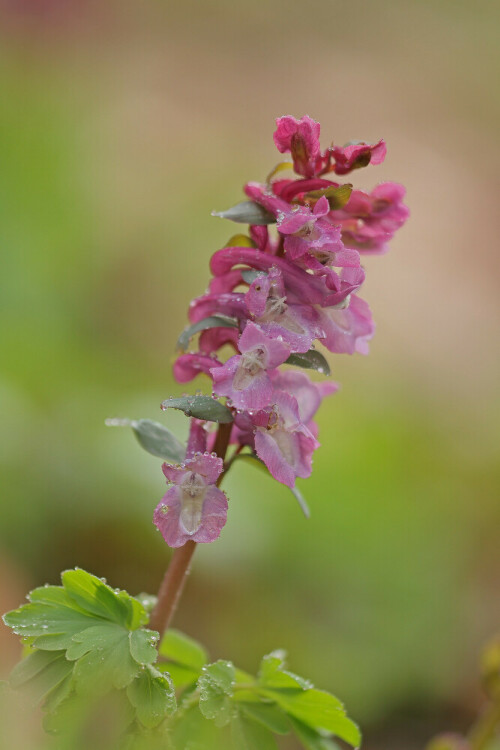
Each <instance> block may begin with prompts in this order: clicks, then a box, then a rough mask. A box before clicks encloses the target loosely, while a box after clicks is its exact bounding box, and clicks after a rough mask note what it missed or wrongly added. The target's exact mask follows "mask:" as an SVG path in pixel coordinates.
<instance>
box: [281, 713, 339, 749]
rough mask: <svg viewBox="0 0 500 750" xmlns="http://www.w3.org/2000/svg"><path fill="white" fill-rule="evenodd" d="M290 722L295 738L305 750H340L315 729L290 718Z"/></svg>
mask: <svg viewBox="0 0 500 750" xmlns="http://www.w3.org/2000/svg"><path fill="white" fill-rule="evenodd" d="M290 722H291V725H292V728H293V731H294V734H295V736H296V737H297V739H298V740H300V742H301V744H302V745H303V746H304V748H305V750H340V747H339V746H338V745H337V744H335V743H334V742H333V741H332V740H331V739H330V738H329V737H325V736H323V735H322V734H320V733H319V732H317V731H316V730H315V729H311V727H308V726H307V724H304V723H303V722H302V721H299V720H298V719H295V718H294V717H293V716H291V717H290Z"/></svg>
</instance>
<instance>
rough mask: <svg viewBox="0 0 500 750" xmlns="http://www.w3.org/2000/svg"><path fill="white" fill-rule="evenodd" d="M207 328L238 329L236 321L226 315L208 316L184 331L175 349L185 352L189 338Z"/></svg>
mask: <svg viewBox="0 0 500 750" xmlns="http://www.w3.org/2000/svg"><path fill="white" fill-rule="evenodd" d="M209 328H238V321H237V320H236V319H235V318H230V317H228V316H226V315H210V316H209V317H208V318H203V320H199V321H198V322H197V323H193V325H192V326H188V327H187V328H185V329H184V331H183V332H182V333H181V335H180V336H179V338H178V339H177V349H180V350H181V351H186V349H187V348H188V346H189V341H190V340H191V338H192V337H193V336H194V335H195V334H196V333H200V331H207V330H208V329H209Z"/></svg>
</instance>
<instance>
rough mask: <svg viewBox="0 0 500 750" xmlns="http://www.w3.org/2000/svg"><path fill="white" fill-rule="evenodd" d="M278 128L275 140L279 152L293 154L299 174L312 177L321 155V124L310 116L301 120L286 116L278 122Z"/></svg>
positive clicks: (294, 163) (294, 164)
mask: <svg viewBox="0 0 500 750" xmlns="http://www.w3.org/2000/svg"><path fill="white" fill-rule="evenodd" d="M276 126H277V127H276V131H275V133H274V135H273V138H274V142H275V144H276V146H277V148H278V150H279V151H280V152H281V153H282V154H283V153H286V152H287V151H290V152H291V154H292V157H293V166H294V169H295V171H296V172H297V174H301V175H304V176H305V177H312V176H313V175H314V172H315V165H316V159H317V157H318V156H319V153H320V145H319V134H320V125H319V122H316V121H315V120H313V119H312V118H311V117H309V116H308V115H305V116H304V117H302V118H301V119H300V120H296V119H295V117H291V116H290V115H286V116H285V117H279V118H278V119H277V120H276Z"/></svg>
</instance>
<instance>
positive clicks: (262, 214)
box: [212, 201, 276, 225]
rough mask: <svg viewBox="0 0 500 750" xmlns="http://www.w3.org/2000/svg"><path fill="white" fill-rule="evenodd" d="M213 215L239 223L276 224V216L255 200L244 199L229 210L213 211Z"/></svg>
mask: <svg viewBox="0 0 500 750" xmlns="http://www.w3.org/2000/svg"><path fill="white" fill-rule="evenodd" d="M212 216H219V217H220V218H221V219H230V220H231V221H236V222H237V223H238V224H254V225H255V224H262V225H263V224H274V223H275V222H276V217H275V216H273V214H271V213H269V211H266V209H265V208H262V206H259V204H258V203H254V201H243V202H242V203H237V204H236V206H233V207H232V208H228V209H227V211H212Z"/></svg>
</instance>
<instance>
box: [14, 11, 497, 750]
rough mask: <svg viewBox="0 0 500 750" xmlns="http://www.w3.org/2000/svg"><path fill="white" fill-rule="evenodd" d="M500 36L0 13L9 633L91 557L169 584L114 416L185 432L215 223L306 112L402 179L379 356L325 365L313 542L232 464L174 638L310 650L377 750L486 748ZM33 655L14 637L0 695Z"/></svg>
mask: <svg viewBox="0 0 500 750" xmlns="http://www.w3.org/2000/svg"><path fill="white" fill-rule="evenodd" d="M499 22H500V12H499V9H498V6H495V4H494V3H493V2H488V1H487V0H479V1H477V2H475V3H471V2H465V1H462V2H461V1H456V2H453V3H452V2H449V1H448V0H429V1H428V2H414V1H413V0H398V2H389V1H388V0H383V1H382V2H371V3H368V2H362V1H361V0H354V1H353V2H350V3H345V2H337V1H335V0H309V2H308V3H290V2H285V1H284V0H270V1H269V2H253V3H248V2H241V1H240V0H231V1H230V0H210V1H209V2H198V3H197V2H193V1H192V0H187V1H184V2H183V3H174V2H161V0H144V1H143V2H132V1H131V0H121V1H120V2H118V1H117V2H102V1H101V2H97V1H96V2H90V0H89V2H83V1H82V2H70V1H69V0H68V1H67V2H62V0H61V1H60V2H57V0H10V2H8V1H7V0H2V2H0V80H1V90H2V97H1V98H2V105H1V108H0V133H1V137H0V213H1V217H0V240H1V273H0V287H1V291H0V316H1V317H0V327H1V328H0V330H1V339H2V343H1V352H2V367H1V373H0V401H1V407H0V408H1V415H2V417H1V419H0V436H1V442H2V451H1V456H0V461H1V464H2V466H1V472H2V481H3V486H2V492H1V501H0V502H1V522H0V542H1V550H0V609H1V610H2V611H5V610H6V609H9V608H12V607H14V606H17V605H18V604H19V603H20V602H21V601H22V599H23V597H24V595H25V592H26V591H27V590H28V588H30V587H33V586H35V585H39V584H41V583H43V582H45V581H50V582H57V581H58V574H59V571H60V570H61V569H63V568H66V567H73V566H75V565H80V566H82V567H85V568H86V569H88V570H90V571H91V572H93V573H96V574H98V575H100V576H106V577H107V579H108V581H109V582H110V583H111V584H112V585H114V586H120V587H122V588H128V589H129V590H130V591H131V592H132V593H136V592H139V591H144V590H145V591H150V592H154V591H155V590H156V589H157V587H158V585H159V582H160V580H161V577H162V575H163V571H164V569H165V567H166V564H167V562H168V557H169V551H168V549H167V548H166V547H165V545H164V543H163V541H162V539H161V537H160V536H159V534H158V533H156V531H155V529H154V527H153V525H152V523H151V518H152V511H153V509H154V507H155V506H156V504H157V503H158V501H159V499H160V497H161V495H162V494H163V493H164V480H163V477H162V473H161V470H160V462H159V461H158V460H155V459H154V458H153V457H151V456H149V455H147V454H145V453H143V452H142V451H141V450H140V449H139V447H138V446H137V445H136V443H135V441H134V438H133V437H132V435H131V434H130V433H129V432H128V431H125V430H124V431H120V430H111V429H107V428H105V426H104V420H105V418H106V417H108V416H129V417H133V418H138V417H148V418H152V419H158V420H159V421H162V420H163V421H164V422H165V423H166V424H168V425H169V426H171V427H173V428H174V429H177V430H178V431H179V432H180V433H183V432H184V431H185V424H184V423H183V417H182V415H178V413H172V414H168V415H161V413H160V411H159V404H160V402H161V400H162V399H164V398H165V397H167V396H168V395H170V394H178V393H181V392H182V390H183V389H182V387H180V386H178V385H176V384H175V383H174V382H173V380H172V376H171V362H172V357H173V351H174V345H175V341H176V338H177V335H178V333H179V331H180V330H181V329H182V328H183V326H184V325H185V323H186V309H187V306H188V303H189V300H190V299H191V298H192V297H193V296H195V295H197V294H200V293H201V292H203V290H204V289H205V287H206V284H207V279H208V260H209V257H210V255H211V254H212V252H214V251H215V250H216V249H218V248H219V247H221V246H223V244H224V242H225V241H226V240H227V239H228V237H229V236H230V235H231V234H233V233H234V227H233V226H230V225H229V223H227V224H226V225H225V224H224V223H223V222H221V221H220V220H218V219H214V218H212V217H211V216H210V211H211V210H212V209H223V208H227V207H228V206H230V205H232V204H233V203H235V202H237V201H238V200H240V199H241V187H242V185H243V183H244V182H245V181H246V180H248V179H262V178H263V177H264V176H265V175H266V174H267V172H268V171H269V169H270V168H271V167H272V166H274V164H275V163H276V162H277V161H278V160H279V158H278V155H277V152H276V150H275V148H274V145H273V142H272V132H273V129H274V119H275V117H276V116H279V115H282V114H288V113H289V114H294V115H295V116H297V117H300V116H302V115H303V114H305V113H308V114H309V115H311V116H312V117H314V118H315V119H317V120H319V121H320V122H321V124H322V141H323V144H324V145H326V144H327V143H328V142H330V140H332V139H335V141H336V142H338V143H343V142H345V141H347V140H352V139H356V138H359V139H365V140H368V141H375V140H377V139H379V138H380V137H384V138H385V139H386V141H387V143H388V149H389V150H388V156H387V159H386V162H385V163H384V164H383V165H382V166H381V167H371V168H370V167H369V168H368V169H366V170H364V171H363V172H356V173H355V174H354V180H355V182H356V184H357V185H359V186H361V187H370V186H372V185H374V184H376V182H379V181H382V180H385V179H393V180H396V181H400V182H403V183H404V184H405V185H406V186H407V188H408V196H407V202H408V204H409V206H410V208H411V211H412V216H411V219H410V221H409V222H408V224H407V226H406V227H405V228H404V229H402V230H401V231H400V233H399V234H398V235H397V236H396V238H395V240H394V241H393V243H392V249H391V252H390V254H389V255H387V256H385V257H383V258H368V259H367V260H366V268H367V282H366V284H365V287H364V290H363V296H364V297H365V298H366V299H367V300H368V301H369V302H370V304H371V306H372V308H373V312H374V317H375V319H376V321H377V324H378V331H377V335H376V337H375V339H374V342H373V345H372V351H371V354H370V356H369V357H368V358H363V357H361V356H354V357H347V356H343V357H342V356H336V357H331V364H332V369H333V374H334V377H335V379H336V380H339V381H340V382H341V384H342V390H341V391H340V392H339V394H337V395H336V396H335V397H333V398H332V399H330V400H329V401H328V402H327V403H325V405H324V407H323V409H322V410H321V413H320V415H319V424H320V437H321V442H322V448H321V450H320V451H319V452H318V453H317V456H316V458H315V463H314V472H313V476H312V478H311V479H309V480H307V481H302V482H301V483H300V488H301V490H302V491H303V493H304V494H305V495H306V497H307V498H308V500H309V503H310V506H311V508H312V518H311V520H310V521H308V522H306V521H305V520H304V518H303V517H302V516H301V513H300V511H299V509H298V507H297V506H296V505H295V503H294V500H293V498H292V497H291V495H289V494H288V492H287V491H286V490H285V488H282V487H280V486H278V485H277V484H275V483H274V482H273V481H272V480H270V479H268V478H267V477H265V476H264V475H262V474H261V473H260V472H258V471H255V470H254V469H252V468H251V467H247V466H243V467H241V468H239V470H235V471H234V473H232V474H231V476H230V477H229V478H228V481H227V485H226V490H227V492H228V495H229V497H230V514H229V520H228V524H227V526H226V528H225V529H224V531H223V533H222V536H221V538H220V540H219V541H218V542H217V543H215V544H213V545H210V546H206V547H203V548H200V549H199V550H198V551H197V553H196V558H195V564H194V569H193V574H192V576H191V579H190V581H189V585H188V587H187V590H186V592H185V596H184V599H183V602H182V606H181V609H180V611H179V614H178V616H177V620H176V625H177V626H178V627H181V628H183V629H185V631H186V632H187V633H189V634H190V635H192V636H193V637H195V638H198V639H200V640H202V641H203V642H205V643H206V644H207V646H208V647H209V649H210V652H211V654H212V656H213V657H214V658H219V657H224V658H231V659H233V660H234V661H235V662H236V663H237V664H238V665H239V666H241V667H243V668H247V669H255V668H256V667H257V664H258V660H259V657H260V656H261V655H262V654H263V653H264V652H267V651H270V650H272V649H273V648H276V647H283V648H285V649H287V650H288V651H289V653H290V662H291V667H292V668H294V669H296V671H298V672H299V673H305V674H307V675H308V676H310V677H311V678H312V679H313V680H314V682H315V683H316V684H317V685H318V686H322V687H325V688H328V689H330V690H331V691H333V692H335V693H336V694H337V695H338V696H339V697H341V698H342V699H343V700H344V701H345V702H346V704H347V708H348V710H349V713H350V715H351V716H353V717H354V718H355V719H357V720H358V721H359V722H360V723H361V725H362V727H363V729H364V732H365V737H366V741H365V745H364V747H365V748H366V750H379V749H381V748H384V750H388V749H389V748H392V747H394V748H402V747H404V748H405V750H412V748H419V747H422V745H423V744H424V742H425V740H426V739H427V738H428V737H429V736H430V735H431V734H432V733H433V732H435V731H437V730H438V729H445V728H455V729H461V728H464V727H465V726H467V724H468V722H469V720H470V718H471V716H472V715H473V713H474V712H475V711H476V710H477V708H478V706H479V705H480V704H481V700H482V696H481V692H480V690H479V687H478V683H477V671H476V669H477V667H476V665H477V659H478V655H479V652H480V647H481V643H482V642H483V641H484V639H486V638H488V637H490V636H491V635H493V634H494V633H495V631H497V630H498V629H500V598H499V596H498V584H499V579H500V557H499V555H498V547H499V544H498V524H499V521H500V508H499V505H498V489H499V484H500V483H499V472H498V450H497V449H498V438H499V434H498V432H499V430H498V421H499V420H498V417H499V400H498V392H497V386H498V375H497V373H498V364H499V360H500V350H499V345H498V317H499V316H498V313H499V311H498V287H497V285H496V283H495V282H496V281H497V279H498V275H497V274H498V257H499V255H498V250H497V243H498V240H497V237H498V229H499V227H498V223H499V213H498V206H497V198H496V196H495V191H498V174H499V167H500V164H499V161H500V159H499V151H498V148H497V139H498V132H499V124H500V123H499V121H500V98H499V96H498V82H497V80H496V74H495V70H498V69H500V48H499V46H498V39H497V34H498V23H499ZM197 386H198V384H193V389H195V388H196V387H197ZM200 386H201V383H200ZM18 655H19V646H18V643H17V640H16V639H15V638H14V637H12V636H11V635H10V633H8V632H7V631H6V629H5V628H3V626H2V630H1V632H0V660H1V670H0V671H1V672H2V675H0V676H5V674H7V673H8V670H9V668H10V666H11V665H12V664H13V662H14V661H15V660H16V659H17V658H18Z"/></svg>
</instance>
